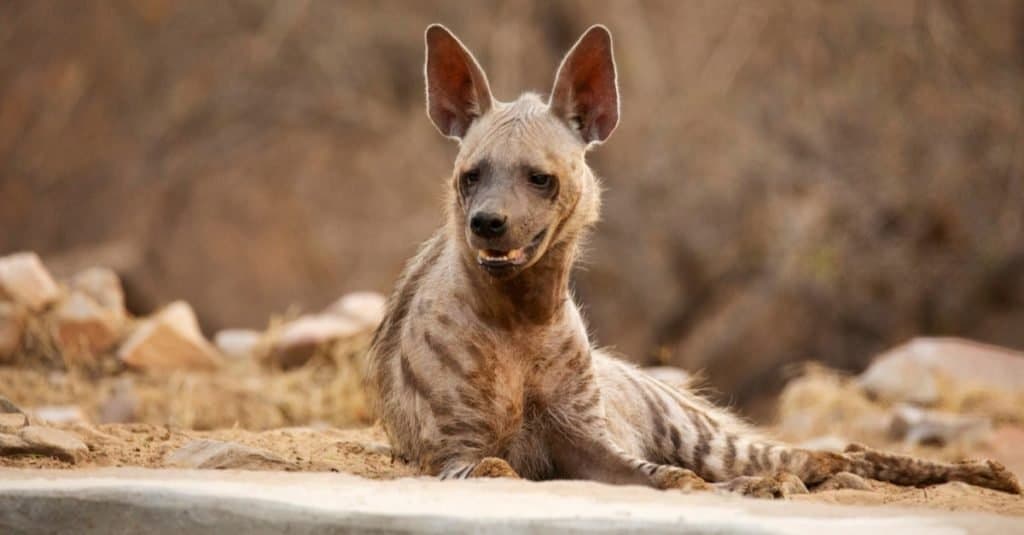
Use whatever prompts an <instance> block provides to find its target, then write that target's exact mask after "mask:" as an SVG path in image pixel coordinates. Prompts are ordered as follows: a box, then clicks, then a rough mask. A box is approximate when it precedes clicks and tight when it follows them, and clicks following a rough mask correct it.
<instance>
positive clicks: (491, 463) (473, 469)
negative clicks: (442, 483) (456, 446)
mask: <svg viewBox="0 0 1024 535" xmlns="http://www.w3.org/2000/svg"><path fill="white" fill-rule="evenodd" d="M439 477H440V478H441V479H442V480H444V479H468V478H471V477H489V478H499V477H507V478H512V479H518V478H519V474H517V473H516V471H515V469H513V468H512V466H511V465H510V464H508V462H506V461H505V460H504V459H499V458H498V457H484V458H483V459H480V460H479V461H455V462H452V463H449V465H448V467H447V468H445V469H444V470H442V471H441V474H440V475H439Z"/></svg>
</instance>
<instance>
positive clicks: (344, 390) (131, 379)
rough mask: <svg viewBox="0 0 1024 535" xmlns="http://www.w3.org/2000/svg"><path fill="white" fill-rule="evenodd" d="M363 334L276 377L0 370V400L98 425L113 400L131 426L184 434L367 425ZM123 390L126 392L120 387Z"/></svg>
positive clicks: (234, 369)
mask: <svg viewBox="0 0 1024 535" xmlns="http://www.w3.org/2000/svg"><path fill="white" fill-rule="evenodd" d="M368 345H369V335H368V334H366V335H362V336H359V337H356V338H353V339H350V340H347V341H343V342H338V343H335V344H332V345H330V346H328V347H325V348H323V350H321V351H320V352H319V353H318V354H316V355H315V356H314V357H313V358H312V359H310V361H309V362H307V363H306V364H305V365H303V366H301V367H298V368H296V369H294V370H288V371H280V370H274V369H271V368H269V367H266V366H263V365H261V364H259V363H257V362H255V361H235V362H231V363H229V364H228V365H227V366H226V367H225V368H223V369H221V370H218V371H217V372H212V373H196V372H173V373H170V374H168V375H147V374H139V373H135V372H130V371H122V372H120V373H118V374H115V375H96V374H94V373H87V372H84V371H82V370H70V371H61V370H48V369H46V368H44V367H38V366H37V367H29V368H14V367H2V368H0V393H3V395H5V396H6V397H8V398H10V399H11V400H12V401H14V402H15V403H18V404H20V405H22V406H24V407H26V408H31V407H35V406H40V405H78V406H80V407H82V409H83V410H84V411H85V413H86V414H87V415H88V416H89V417H90V418H91V419H93V420H94V421H99V417H100V414H101V413H102V412H103V407H104V405H105V404H107V403H110V402H112V401H111V400H114V399H116V398H118V397H119V396H128V397H129V398H130V399H127V400H121V401H120V402H123V403H130V404H131V405H132V406H133V407H134V416H135V417H134V420H135V421H138V422H143V423H150V424H156V425H170V426H174V427H181V428H188V429H218V428H225V427H236V426H237V427H242V428H245V429H253V430H259V429H271V428H276V427H286V426H298V425H311V424H325V425H331V426H335V427H350V426H354V425H363V424H367V423H369V422H370V420H371V416H370V412H369V408H368V405H367V401H366V398H365V396H364V394H363V390H362V384H361V377H362V373H363V361H364V358H365V354H366V348H367V346H368ZM125 385H129V386H128V387H126V386H125Z"/></svg>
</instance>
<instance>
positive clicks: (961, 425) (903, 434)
mask: <svg viewBox="0 0 1024 535" xmlns="http://www.w3.org/2000/svg"><path fill="white" fill-rule="evenodd" d="M991 434H992V420H991V419H990V418H986V417H983V416H974V415H967V414H956V413H950V412H942V411H935V410H927V409H922V408H920V407H914V406H911V405H899V406H897V407H896V408H894V409H893V411H892V420H891V423H890V426H889V435H890V436H891V437H892V438H894V439H896V440H903V441H904V442H906V443H908V444H914V445H916V444H934V445H938V446H945V445H947V444H953V443H958V444H962V445H965V446H970V445H973V444H976V443H978V442H980V441H982V440H985V439H986V438H988V437H989V436H990V435H991Z"/></svg>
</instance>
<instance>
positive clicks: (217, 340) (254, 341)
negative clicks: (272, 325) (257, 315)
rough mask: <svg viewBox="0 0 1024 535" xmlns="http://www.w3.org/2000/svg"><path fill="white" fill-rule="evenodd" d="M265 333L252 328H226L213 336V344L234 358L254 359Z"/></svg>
mask: <svg viewBox="0 0 1024 535" xmlns="http://www.w3.org/2000/svg"><path fill="white" fill-rule="evenodd" d="M262 340H263V333H262V332H260V331H254V330H251V329H224V330H222V331H218V332H217V334H216V335H214V337H213V345H215V346H217V349H219V350H220V352H221V353H223V354H224V355H226V356H228V357H231V358H234V359H252V358H254V357H255V356H256V352H257V349H258V348H259V345H260V342H261V341H262Z"/></svg>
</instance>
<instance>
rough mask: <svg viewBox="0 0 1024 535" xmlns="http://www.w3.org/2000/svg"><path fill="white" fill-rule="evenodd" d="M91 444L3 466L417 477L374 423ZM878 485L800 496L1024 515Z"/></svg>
mask: <svg viewBox="0 0 1024 535" xmlns="http://www.w3.org/2000/svg"><path fill="white" fill-rule="evenodd" d="M63 427H64V428H65V429H67V430H70V431H74V432H76V433H77V434H78V435H79V436H81V437H82V438H83V439H84V440H85V442H86V443H87V445H88V446H89V449H90V455H89V458H88V459H84V460H82V461H80V462H79V463H78V464H75V465H72V464H69V463H66V462H63V461H60V460H57V459H53V458H49V457H39V456H21V457H9V458H0V467H17V468H31V467H35V468H66V469H81V468H93V467H109V466H141V467H150V468H160V467H166V466H167V464H166V462H165V459H166V457H167V455H168V454H169V453H170V452H172V451H174V450H175V449H177V448H179V447H181V446H183V445H184V444H186V443H188V442H189V441H190V440H193V439H197V438H209V439H215V440H224V441H234V442H238V443H241V444H245V445H247V446H253V447H257V448H263V449H266V450H268V451H271V452H273V453H276V454H278V455H280V456H281V457H283V458H284V459H285V460H287V461H288V462H289V463H291V465H292V466H293V468H291V469H292V470H296V471H318V472H329V471H333V472H345V473H350V474H355V475H359V476H363V477H368V478H373V479H391V478H397V477H410V476H415V475H416V472H415V470H414V469H413V468H412V467H410V466H407V465H405V464H403V463H401V462H400V461H392V459H391V456H390V450H389V448H388V446H387V441H386V438H385V436H384V435H383V433H382V432H381V431H380V430H379V429H378V428H374V427H369V428H361V429H350V430H337V429H313V428H286V429H278V430H272V431H262V432H254V431H246V430H243V429H223V430H217V431H193V430H182V429H174V428H169V427H166V426H157V425H151V424H107V425H100V426H95V427H93V426H88V425H82V424H77V425H70V426H63ZM872 486H873V489H872V490H870V491H862V490H831V491H820V492H812V493H811V494H809V495H803V496H795V497H792V498H790V499H793V500H807V501H813V502H825V503H833V504H857V505H901V506H915V507H931V508H937V509H942V510H948V511H982V512H993V513H1000V514H1010V515H1021V516H1024V497H1022V496H1015V495H1010V494H1005V493H1001V492H996V491H991V490H988V489H983V488H978V487H973V486H970V485H965V484H961V483H948V484H944V485H936V486H931V487H927V488H906V487H898V486H895V485H889V484H886V483H880V482H872Z"/></svg>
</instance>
